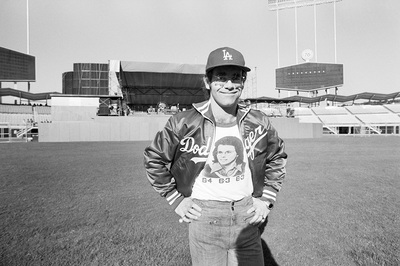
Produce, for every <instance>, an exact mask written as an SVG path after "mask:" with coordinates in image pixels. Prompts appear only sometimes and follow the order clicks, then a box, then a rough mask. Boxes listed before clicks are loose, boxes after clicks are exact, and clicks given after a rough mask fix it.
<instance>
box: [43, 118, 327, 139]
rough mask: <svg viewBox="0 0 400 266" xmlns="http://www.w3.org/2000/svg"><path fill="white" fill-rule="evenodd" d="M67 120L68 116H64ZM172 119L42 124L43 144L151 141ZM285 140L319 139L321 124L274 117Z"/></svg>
mask: <svg viewBox="0 0 400 266" xmlns="http://www.w3.org/2000/svg"><path fill="white" fill-rule="evenodd" d="M64 117H65V116H64ZM168 118H169V116H166V115H146V116H118V117H110V116H96V117H93V118H92V119H90V120H82V121H53V122H52V123H41V124H39V141H40V142H70V141H147V140H152V139H153V137H154V135H155V134H156V133H157V131H159V130H160V129H161V128H163V127H164V125H165V123H166V122H167V120H168ZM271 122H272V124H273V126H274V127H275V128H276V129H277V130H278V132H279V135H280V136H281V137H282V138H284V139H285V138H318V137H321V136H322V125H321V124H302V123H299V120H298V119H297V118H271Z"/></svg>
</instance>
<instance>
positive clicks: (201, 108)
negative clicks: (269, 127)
mask: <svg viewBox="0 0 400 266" xmlns="http://www.w3.org/2000/svg"><path fill="white" fill-rule="evenodd" d="M210 103H211V102H210V100H208V101H204V102H200V103H194V104H193V107H194V108H195V109H196V110H197V111H198V112H199V113H200V114H201V115H202V116H203V117H205V118H206V119H208V120H211V121H212V122H213V123H214V124H215V118H214V115H213V114H212V111H211V104H210ZM249 111H250V107H248V106H246V105H244V104H238V112H237V121H238V124H239V123H240V122H241V120H242V119H243V118H244V117H245V116H246V115H247V113H248V112H249Z"/></svg>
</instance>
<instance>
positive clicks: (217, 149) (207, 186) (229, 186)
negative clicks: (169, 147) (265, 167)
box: [191, 123, 253, 201]
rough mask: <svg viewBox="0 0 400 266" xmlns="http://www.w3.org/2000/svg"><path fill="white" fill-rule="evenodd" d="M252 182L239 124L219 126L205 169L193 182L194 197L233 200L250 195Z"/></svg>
mask: <svg viewBox="0 0 400 266" xmlns="http://www.w3.org/2000/svg"><path fill="white" fill-rule="evenodd" d="M252 192H253V181H252V179H251V172H250V169H249V166H248V159H247V156H246V152H245V149H244V145H243V142H242V140H241V137H240V132H239V128H238V126H237V124H236V123H234V124H232V125H227V126H219V125H217V127H216V132H215V139H214V143H213V144H212V146H211V151H210V154H209V156H208V158H207V161H206V164H205V167H204V169H203V170H202V171H201V173H200V175H199V176H198V177H197V178H196V181H195V183H194V185H193V191H192V196H191V197H192V198H196V199H201V200H218V201H233V200H240V199H242V198H244V197H246V196H250V195H251V193H252Z"/></svg>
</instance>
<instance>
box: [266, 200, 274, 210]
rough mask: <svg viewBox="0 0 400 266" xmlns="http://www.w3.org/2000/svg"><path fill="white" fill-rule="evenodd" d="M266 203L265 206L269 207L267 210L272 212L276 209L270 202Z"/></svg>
mask: <svg viewBox="0 0 400 266" xmlns="http://www.w3.org/2000/svg"><path fill="white" fill-rule="evenodd" d="M264 202H265V205H267V208H268V209H269V210H272V209H273V208H274V204H273V203H272V202H269V201H264Z"/></svg>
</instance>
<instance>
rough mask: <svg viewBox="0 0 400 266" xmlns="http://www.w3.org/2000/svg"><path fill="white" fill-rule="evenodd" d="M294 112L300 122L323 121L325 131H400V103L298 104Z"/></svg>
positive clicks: (378, 132)
mask: <svg viewBox="0 0 400 266" xmlns="http://www.w3.org/2000/svg"><path fill="white" fill-rule="evenodd" d="M294 116H295V117H296V118H298V119H299V122H300V123H322V124H323V127H324V132H325V133H335V134H341V133H340V132H347V134H348V133H354V132H358V133H360V132H361V133H362V132H364V133H367V134H371V133H373V134H381V133H382V134H399V133H400V132H399V131H400V104H387V105H353V106H344V107H338V106H327V107H321V106H318V107H311V108H304V107H297V108H294ZM325 129H326V130H325Z"/></svg>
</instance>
